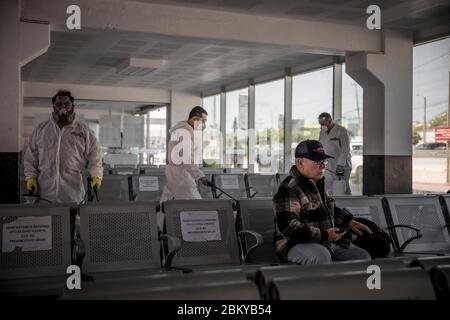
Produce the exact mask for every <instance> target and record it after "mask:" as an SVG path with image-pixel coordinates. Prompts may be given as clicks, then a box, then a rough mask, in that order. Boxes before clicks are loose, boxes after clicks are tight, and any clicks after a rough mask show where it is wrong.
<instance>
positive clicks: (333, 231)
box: [327, 228, 346, 242]
mask: <svg viewBox="0 0 450 320" xmlns="http://www.w3.org/2000/svg"><path fill="white" fill-rule="evenodd" d="M339 231H340V229H339V228H329V229H327V232H328V241H331V242H334V241H338V240H339V239H340V238H342V237H343V236H344V234H346V232H339Z"/></svg>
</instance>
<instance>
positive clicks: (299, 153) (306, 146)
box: [295, 140, 334, 161]
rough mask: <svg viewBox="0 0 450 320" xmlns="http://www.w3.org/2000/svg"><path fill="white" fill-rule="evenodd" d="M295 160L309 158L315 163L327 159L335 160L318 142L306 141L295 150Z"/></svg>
mask: <svg viewBox="0 0 450 320" xmlns="http://www.w3.org/2000/svg"><path fill="white" fill-rule="evenodd" d="M295 158H307V159H310V160H313V161H320V160H324V159H327V158H334V157H332V156H329V155H327V154H325V150H324V149H323V145H322V144H321V143H320V142H319V141H317V140H305V141H302V142H300V143H299V144H298V145H297V148H295Z"/></svg>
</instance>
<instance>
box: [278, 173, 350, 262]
mask: <svg viewBox="0 0 450 320" xmlns="http://www.w3.org/2000/svg"><path fill="white" fill-rule="evenodd" d="M273 204H274V210H275V234H274V244H275V247H276V250H277V252H278V254H280V255H281V256H282V257H283V258H286V257H287V253H288V252H289V250H290V249H291V248H292V247H293V246H295V245H296V244H298V243H313V242H316V243H321V244H323V245H325V246H327V247H329V245H330V242H329V241H327V240H328V232H327V231H326V230H327V229H329V228H332V227H344V228H347V227H348V224H349V222H350V220H351V219H352V218H353V217H352V216H351V215H349V214H347V213H345V212H343V211H342V210H341V209H339V208H337V207H335V206H334V201H333V200H332V199H330V198H328V197H327V195H326V193H325V190H324V178H322V179H321V180H319V181H317V182H316V183H314V181H312V180H310V179H308V178H307V177H305V176H303V175H302V174H300V172H299V171H298V170H297V168H296V167H295V166H293V167H292V168H291V171H290V174H289V176H288V177H287V178H286V179H285V180H284V181H283V182H282V183H281V184H280V187H279V188H278V191H277V193H276V194H275V196H274V198H273ZM346 236H347V235H346ZM346 236H344V237H342V238H341V239H340V240H338V241H337V242H336V243H337V244H339V245H341V246H343V247H348V246H349V244H350V239H349V238H347V237H346Z"/></svg>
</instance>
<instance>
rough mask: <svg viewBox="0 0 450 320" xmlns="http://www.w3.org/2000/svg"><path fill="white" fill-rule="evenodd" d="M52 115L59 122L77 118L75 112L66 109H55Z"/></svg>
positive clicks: (68, 121) (67, 121)
mask: <svg viewBox="0 0 450 320" xmlns="http://www.w3.org/2000/svg"><path fill="white" fill-rule="evenodd" d="M52 115H53V119H54V120H55V122H57V123H70V122H72V121H73V120H74V119H75V112H68V111H67V110H66V109H61V110H59V111H56V110H54V111H53V113H52Z"/></svg>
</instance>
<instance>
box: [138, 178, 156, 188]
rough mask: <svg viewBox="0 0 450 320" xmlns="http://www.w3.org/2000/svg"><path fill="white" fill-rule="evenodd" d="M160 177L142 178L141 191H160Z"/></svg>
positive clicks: (140, 179)
mask: <svg viewBox="0 0 450 320" xmlns="http://www.w3.org/2000/svg"><path fill="white" fill-rule="evenodd" d="M158 190H159V183H158V177H149V176H140V177H139V191H158Z"/></svg>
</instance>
